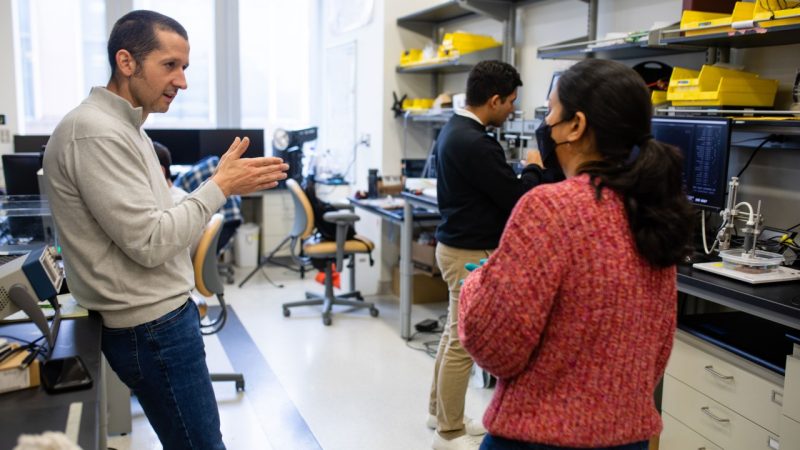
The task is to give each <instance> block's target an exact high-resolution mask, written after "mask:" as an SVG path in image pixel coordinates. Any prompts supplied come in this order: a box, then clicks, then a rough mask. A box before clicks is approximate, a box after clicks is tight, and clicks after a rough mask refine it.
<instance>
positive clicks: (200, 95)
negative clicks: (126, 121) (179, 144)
mask: <svg viewBox="0 0 800 450" xmlns="http://www.w3.org/2000/svg"><path fill="white" fill-rule="evenodd" d="M133 7H134V9H149V10H152V11H158V12H160V13H161V14H165V15H167V16H169V17H172V18H173V19H175V20H177V21H178V22H180V24H181V25H183V27H184V28H186V32H187V33H188V34H189V43H190V46H191V51H190V53H189V69H188V70H187V71H186V83H187V85H188V86H189V87H188V89H186V90H183V91H180V92H179V93H178V97H177V98H176V99H175V101H174V102H173V103H172V105H171V106H170V108H169V112H167V113H166V114H150V115H149V116H148V118H147V122H146V123H145V127H153V128H214V127H215V126H216V124H217V120H216V88H215V86H216V82H215V78H216V77H215V75H214V73H215V72H214V45H215V43H214V42H215V41H214V37H215V35H216V33H215V32H214V1H213V0H168V1H167V0H134V2H133Z"/></svg>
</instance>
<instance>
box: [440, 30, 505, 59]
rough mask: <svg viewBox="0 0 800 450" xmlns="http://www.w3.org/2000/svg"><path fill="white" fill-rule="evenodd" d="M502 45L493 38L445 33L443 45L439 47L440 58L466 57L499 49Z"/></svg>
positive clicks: (460, 33)
mask: <svg viewBox="0 0 800 450" xmlns="http://www.w3.org/2000/svg"><path fill="white" fill-rule="evenodd" d="M501 45H502V44H501V43H500V42H497V41H496V40H495V39H494V38H493V37H491V36H484V35H481V34H472V33H465V32H463V31H457V32H454V33H445V35H444V38H442V45H440V46H439V52H438V53H439V57H440V58H448V57H451V58H452V57H456V56H459V55H464V54H467V53H471V52H476V51H479V50H485V49H487V48H493V47H499V46H501Z"/></svg>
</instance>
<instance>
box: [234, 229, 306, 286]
mask: <svg viewBox="0 0 800 450" xmlns="http://www.w3.org/2000/svg"><path fill="white" fill-rule="evenodd" d="M297 240H298V238H297V237H295V236H287V237H286V239H284V240H282V241H281V242H280V244H278V245H277V246H275V248H273V249H272V251H270V252H269V254H268V255H267V256H262V257H261V260H259V262H258V266H256V268H255V269H253V270H252V271H251V272H250V273H249V274H247V276H246V277H245V278H244V280H242V282H241V283H239V287H242V286H244V284H245V283H247V282H248V281H249V280H250V278H252V277H253V275H255V274H256V272H259V271H260V272H261V274H262V275H264V278H266V279H267V281H269V282H270V284H272V285H273V286H275V287H278V288H282V287H283V284H276V283H275V282H274V281H272V279H271V278H270V277H269V275H267V273H266V272H264V271H263V270H262V269H263V268H264V266H266V265H267V264H274V265H276V266H281V267H285V268H287V269H289V270H291V271H294V272H299V273H300V278H305V276H306V265H305V264H304V263H303V262H302V260H301V261H300V262H299V263H298V267H293V266H290V265H288V264H283V263H281V262H278V261H276V260H275V254H276V253H278V252H279V251H280V250H281V249H282V248H283V246H284V245H286V244H287V243H289V251H290V253H291V254H292V258H293V259H298V258H297V257H296V256H294V247H295V246H296V245H297Z"/></svg>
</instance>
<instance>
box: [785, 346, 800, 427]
mask: <svg viewBox="0 0 800 450" xmlns="http://www.w3.org/2000/svg"><path fill="white" fill-rule="evenodd" d="M797 348H798V346H796V345H795V349H797ZM783 415H785V416H787V417H789V418H791V419H794V420H795V421H797V422H800V355H798V354H797V350H796V351H795V355H791V356H788V357H787V358H786V377H785V378H784V388H783Z"/></svg>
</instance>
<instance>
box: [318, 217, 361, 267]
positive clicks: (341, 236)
mask: <svg viewBox="0 0 800 450" xmlns="http://www.w3.org/2000/svg"><path fill="white" fill-rule="evenodd" d="M322 219H323V220H325V221H326V222H332V223H335V224H336V270H338V271H340V272H341V270H342V264H343V262H344V242H345V241H346V240H347V229H348V228H350V226H351V225H353V224H354V223H356V222H357V221H359V220H361V218H360V217H358V216H357V215H355V214H353V213H350V212H347V211H330V212H326V213H325V214H323V215H322Z"/></svg>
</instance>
